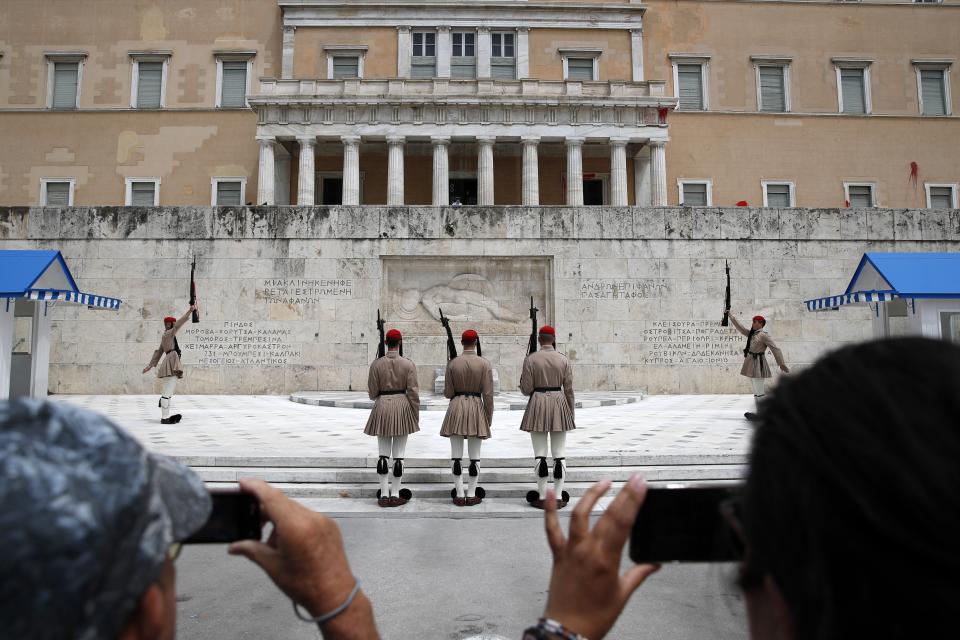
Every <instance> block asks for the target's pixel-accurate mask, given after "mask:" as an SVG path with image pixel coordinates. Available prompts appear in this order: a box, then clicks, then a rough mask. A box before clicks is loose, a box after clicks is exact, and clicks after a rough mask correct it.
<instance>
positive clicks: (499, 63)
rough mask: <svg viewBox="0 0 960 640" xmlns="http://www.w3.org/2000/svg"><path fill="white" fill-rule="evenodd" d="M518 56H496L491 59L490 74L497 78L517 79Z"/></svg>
mask: <svg viewBox="0 0 960 640" xmlns="http://www.w3.org/2000/svg"><path fill="white" fill-rule="evenodd" d="M515 60H516V58H494V59H492V60H491V61H490V75H491V76H492V77H493V78H494V79H495V80H515V79H516V77H517V65H516V63H515Z"/></svg>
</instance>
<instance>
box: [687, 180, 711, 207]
mask: <svg viewBox="0 0 960 640" xmlns="http://www.w3.org/2000/svg"><path fill="white" fill-rule="evenodd" d="M683 206H685V207H705V206H707V185H705V184H703V183H702V182H699V183H698V182H693V183H686V184H684V185H683Z"/></svg>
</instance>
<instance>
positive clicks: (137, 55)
mask: <svg viewBox="0 0 960 640" xmlns="http://www.w3.org/2000/svg"><path fill="white" fill-rule="evenodd" d="M171 55H172V52H170V51H131V52H130V63H131V64H130V66H131V67H132V73H131V76H130V108H131V109H139V108H141V107H138V106H137V89H138V88H139V86H140V63H141V62H162V63H163V70H162V71H161V77H160V108H161V109H163V108H165V107H166V106H167V71H168V69H169V68H170V56H171ZM142 108H145V109H147V108H149V107H142Z"/></svg>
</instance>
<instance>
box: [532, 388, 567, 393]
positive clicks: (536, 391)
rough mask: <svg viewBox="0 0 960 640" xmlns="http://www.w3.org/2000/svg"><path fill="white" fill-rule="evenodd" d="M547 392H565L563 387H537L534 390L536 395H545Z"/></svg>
mask: <svg viewBox="0 0 960 640" xmlns="http://www.w3.org/2000/svg"><path fill="white" fill-rule="evenodd" d="M547 391H563V387H537V388H536V389H534V390H533V392H534V393H545V392H547Z"/></svg>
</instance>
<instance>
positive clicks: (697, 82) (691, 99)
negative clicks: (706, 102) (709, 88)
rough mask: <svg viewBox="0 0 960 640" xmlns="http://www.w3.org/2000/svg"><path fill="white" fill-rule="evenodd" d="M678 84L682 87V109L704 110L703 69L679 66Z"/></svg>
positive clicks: (687, 65) (696, 65)
mask: <svg viewBox="0 0 960 640" xmlns="http://www.w3.org/2000/svg"><path fill="white" fill-rule="evenodd" d="M677 82H678V84H679V85H680V108H681V109H695V110H700V109H703V67H701V66H700V65H699V64H678V65H677Z"/></svg>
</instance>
